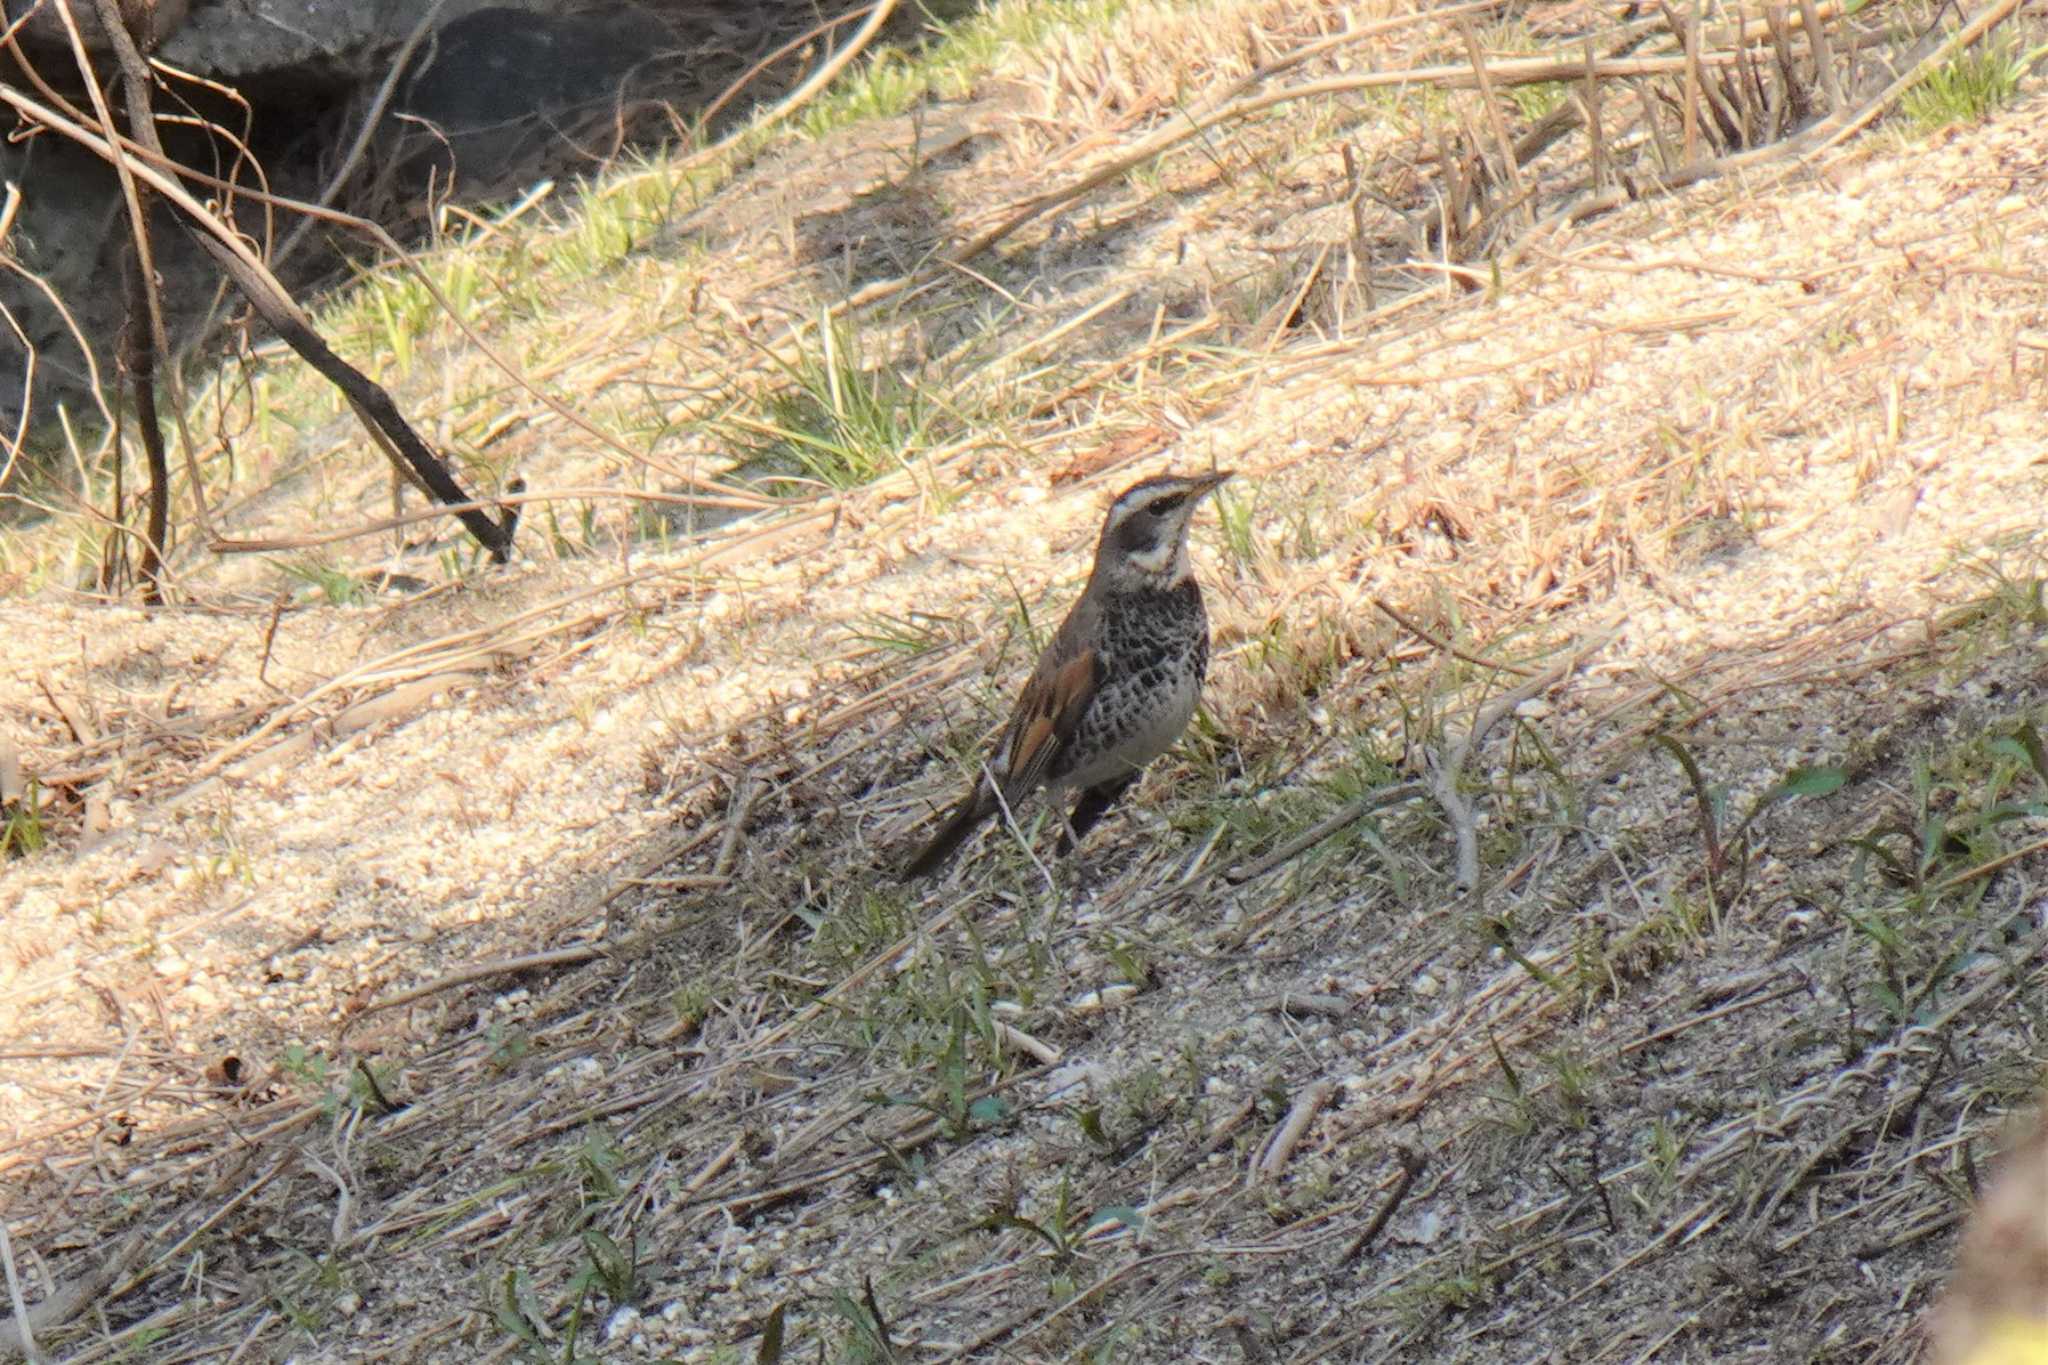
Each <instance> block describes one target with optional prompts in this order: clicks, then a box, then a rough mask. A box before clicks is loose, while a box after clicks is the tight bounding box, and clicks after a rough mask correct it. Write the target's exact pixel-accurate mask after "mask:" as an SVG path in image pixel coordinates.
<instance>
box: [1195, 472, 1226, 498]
mask: <svg viewBox="0 0 2048 1365" xmlns="http://www.w3.org/2000/svg"><path fill="white" fill-rule="evenodd" d="M1235 473H1237V471H1236V470H1235V469H1218V470H1215V471H1214V472H1212V473H1208V474H1203V475H1200V476H1198V477H1197V478H1196V479H1195V493H1194V495H1195V496H1196V497H1198V498H1199V497H1201V496H1202V495H1203V494H1205V493H1212V492H1214V491H1215V490H1216V489H1217V488H1219V487H1221V486H1222V484H1223V481H1224V480H1225V479H1227V478H1229V477H1231V476H1232V475H1233V474H1235Z"/></svg>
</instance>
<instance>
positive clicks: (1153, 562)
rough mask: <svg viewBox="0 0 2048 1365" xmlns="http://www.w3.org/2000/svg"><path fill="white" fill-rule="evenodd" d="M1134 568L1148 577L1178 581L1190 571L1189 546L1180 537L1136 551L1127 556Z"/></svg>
mask: <svg viewBox="0 0 2048 1365" xmlns="http://www.w3.org/2000/svg"><path fill="white" fill-rule="evenodd" d="M1126 558H1127V561H1128V562H1129V564H1130V565H1131V567H1132V568H1134V569H1136V570H1138V572H1140V573H1142V574H1144V575H1145V576H1146V577H1148V578H1168V577H1170V578H1172V579H1173V581H1174V582H1176V583H1178V582H1179V581H1180V580H1181V579H1182V578H1185V577H1186V576H1187V573H1188V554H1187V546H1186V545H1185V544H1184V543H1183V542H1182V541H1181V540H1180V539H1179V538H1175V539H1173V540H1169V541H1165V542H1163V543H1161V544H1158V545H1155V546H1153V547H1152V548H1151V549H1149V550H1138V551H1134V552H1133V553H1131V554H1130V555H1128V556H1127V557H1126Z"/></svg>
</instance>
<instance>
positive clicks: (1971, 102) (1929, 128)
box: [1899, 40, 2039, 132]
mask: <svg viewBox="0 0 2048 1365" xmlns="http://www.w3.org/2000/svg"><path fill="white" fill-rule="evenodd" d="M2038 55H2039V54H2038V53H2027V54H2024V55H2022V54H2021V53H2020V52H2019V51H2018V49H2017V46H2016V45H2015V44H2014V43H2012V42H2011V41H2010V40H2004V41H2000V42H1995V43H1983V44H1980V45H1978V46H1976V47H1972V48H1970V49H1969V50H1967V51H1965V52H1959V53H1957V54H1956V56H1955V57H1954V58H1953V59H1952V60H1950V61H1949V62H1948V63H1947V64H1945V65H1943V66H1939V67H1936V68H1935V69H1934V70H1933V71H1930V72H1929V73H1928V74H1927V75H1926V77H1925V78H1924V79H1922V80H1921V82H1920V83H1919V84H1918V85H1916V86H1914V87H1913V88H1912V89H1911V90H1908V91H1907V92H1906V94H1905V97H1904V98H1903V99H1901V100H1900V101H1899V108H1900V110H1901V111H1902V112H1903V113H1904V114H1905V116H1906V117H1907V118H1908V119H1910V120H1911V121H1912V122H1913V124H1914V126H1916V127H1918V128H1919V129H1921V130H1922V131H1923V132H1933V131H1935V130H1936V129H1940V128H1946V127H1948V126H1949V125H1950V124H1952V123H1974V122H1976V121H1977V120H1979V119H1981V118H1983V117H1984V116H1985V115H1986V114H1989V113H1990V112H1991V111H1992V110H1994V109H1997V108H1999V107H2000V106H2001V105H2004V104H2006V103H2007V102H2008V101H2010V100H2011V99H2012V97H2013V94H2014V93H2015V92H2016V91H2017V90H2018V89H2019V84H2020V77H2021V76H2022V75H2024V74H2025V73H2026V70H2027V68H2028V67H2029V66H2030V65H2032V63H2033V59H2034V58H2035V57H2036V56H2038Z"/></svg>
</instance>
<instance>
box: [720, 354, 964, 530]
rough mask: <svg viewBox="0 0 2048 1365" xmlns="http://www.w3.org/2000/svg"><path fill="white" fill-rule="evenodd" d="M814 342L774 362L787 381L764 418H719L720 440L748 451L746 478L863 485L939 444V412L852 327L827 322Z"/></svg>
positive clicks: (774, 486)
mask: <svg viewBox="0 0 2048 1365" xmlns="http://www.w3.org/2000/svg"><path fill="white" fill-rule="evenodd" d="M810 340H811V342H812V345H811V346H810V347H809V348H808V349H805V350H804V351H802V352H800V353H799V354H798V356H797V357H796V358H795V359H794V360H787V359H784V358H783V357H781V356H773V357H771V359H773V361H774V363H775V365H776V367H777V368H778V369H780V370H781V372H782V374H783V377H784V378H785V379H786V380H787V381H788V382H787V383H786V384H785V385H784V386H782V387H781V388H778V389H776V390H775V391H773V392H772V393H769V394H768V395H766V397H765V398H764V399H762V401H761V404H760V410H759V412H758V414H749V413H744V412H740V411H738V410H734V411H730V412H728V413H726V414H725V415H724V416H723V417H719V418H714V419H712V422H711V426H712V427H713V428H714V435H716V436H718V437H721V438H722V439H724V440H726V441H727V442H729V443H730V444H733V445H736V446H738V447H739V448H740V449H741V450H742V451H744V452H745V458H744V459H743V461H742V463H741V473H742V474H748V473H751V474H753V475H755V476H756V477H760V478H763V479H764V481H765V482H766V484H767V486H768V487H769V488H770V489H771V490H780V491H784V492H792V493H794V492H801V491H804V490H805V489H806V487H807V486H816V485H819V484H822V485H824V486H825V487H826V488H831V489H847V488H857V487H859V486H860V485H862V484H864V483H870V482H873V481H874V480H875V479H877V478H880V477H881V476H882V475H884V474H887V473H889V472H890V471H892V470H895V469H898V468H901V467H902V466H903V465H904V464H905V463H907V462H908V460H909V459H910V458H911V457H912V456H914V455H915V454H917V453H918V452H919V451H921V450H923V449H924V448H925V447H927V446H929V445H930V444H931V443H932V441H933V438H934V434H935V431H936V430H937V428H938V426H939V425H940V422H941V419H942V417H943V413H942V411H941V409H940V408H939V406H938V405H937V404H935V403H933V402H931V401H930V400H929V399H928V398H927V397H926V395H925V393H924V391H923V390H922V389H921V388H919V386H918V385H917V384H916V383H914V382H913V381H912V380H910V379H907V378H905V377H904V376H903V375H902V374H901V373H899V372H898V370H897V368H896V367H895V365H894V364H893V363H891V362H889V361H886V360H878V359H873V358H871V357H870V356H869V354H868V350H869V348H868V346H867V344H866V343H865V342H864V341H863V339H862V337H861V335H860V333H859V332H857V331H855V330H854V328H853V327H852V326H851V325H849V324H848V323H846V322H845V321H844V320H835V319H832V318H829V317H821V318H820V319H819V325H818V328H817V330H816V331H815V332H814V333H813V334H812V336H811V338H810Z"/></svg>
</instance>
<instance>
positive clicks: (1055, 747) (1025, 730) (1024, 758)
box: [996, 613, 1102, 802]
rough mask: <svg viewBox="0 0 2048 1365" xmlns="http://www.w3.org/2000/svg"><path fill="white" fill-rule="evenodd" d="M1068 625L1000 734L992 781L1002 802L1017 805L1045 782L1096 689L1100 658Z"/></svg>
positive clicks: (1042, 658) (1081, 633)
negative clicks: (999, 785) (995, 780)
mask: <svg viewBox="0 0 2048 1365" xmlns="http://www.w3.org/2000/svg"><path fill="white" fill-rule="evenodd" d="M1076 614H1077V615H1078V613H1076ZM1073 624H1074V622H1073V620H1072V619H1071V618H1070V619H1069V620H1068V622H1067V625H1066V626H1063V627H1061V629H1060V633H1059V634H1058V635H1056V636H1055V637H1053V642H1052V643H1051V644H1050V645H1047V646H1046V649H1045V653H1044V654H1043V655H1041V656H1040V657H1039V660H1038V667H1037V668H1036V669H1034V670H1033V671H1032V674H1031V681H1029V682H1027V683H1025V684H1024V692H1023V695H1021V696H1020V697H1018V698H1017V710H1016V713H1015V714H1014V715H1012V716H1011V717H1010V727H1009V729H1008V730H1007V731H1005V732H1004V735H1003V743H1002V747H1001V748H1000V749H999V750H998V751H997V755H998V758H999V759H1000V762H999V764H998V765H997V768H996V776H997V777H998V779H999V780H1000V781H1001V783H1002V791H1003V800H1004V801H1005V802H1014V801H1021V800H1022V799H1023V798H1024V797H1026V796H1028V795H1030V793H1031V792H1032V791H1033V789H1035V788H1036V787H1037V786H1038V785H1039V783H1041V782H1043V781H1044V780H1045V777H1046V774H1047V773H1049V772H1051V771H1052V770H1053V768H1054V766H1055V760H1056V759H1057V758H1058V757H1059V754H1060V751H1061V750H1062V749H1064V748H1065V747H1066V746H1067V745H1068V744H1070V743H1072V742H1073V738H1074V732H1075V731H1076V730H1077V729H1079V728H1080V724H1081V717H1082V715H1083V714H1085V713H1086V712H1087V710H1088V703H1089V702H1091V701H1093V700H1094V699H1095V691H1096V688H1097V687H1098V686H1099V685H1100V684H1101V681H1102V661H1101V658H1100V657H1099V656H1098V655H1097V654H1096V653H1095V651H1094V649H1092V648H1091V647H1089V646H1088V645H1087V644H1085V643H1084V640H1085V638H1086V632H1085V631H1081V630H1074V629H1069V627H1071V626H1073Z"/></svg>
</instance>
